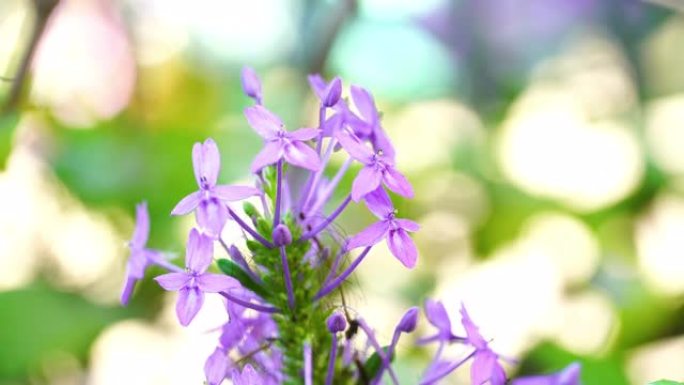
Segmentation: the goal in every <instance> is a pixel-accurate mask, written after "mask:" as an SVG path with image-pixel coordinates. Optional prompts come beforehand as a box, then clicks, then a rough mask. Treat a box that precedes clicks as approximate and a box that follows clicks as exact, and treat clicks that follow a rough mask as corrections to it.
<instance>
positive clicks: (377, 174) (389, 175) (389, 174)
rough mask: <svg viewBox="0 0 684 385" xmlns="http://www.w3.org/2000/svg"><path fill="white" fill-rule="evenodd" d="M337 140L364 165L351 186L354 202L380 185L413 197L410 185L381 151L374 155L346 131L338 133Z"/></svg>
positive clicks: (392, 161)
mask: <svg viewBox="0 0 684 385" xmlns="http://www.w3.org/2000/svg"><path fill="white" fill-rule="evenodd" d="M337 140H339V142H340V144H341V145H342V147H344V149H345V150H347V152H348V153H349V155H351V157H352V158H354V159H356V160H357V161H359V162H361V163H363V165H364V167H363V168H362V169H361V171H359V174H358V175H357V176H356V178H355V179H354V183H353V184H352V192H351V194H352V199H353V200H354V201H355V202H358V201H359V200H361V198H363V197H364V196H365V195H366V194H368V193H370V192H371V191H373V190H375V189H377V188H378V186H380V184H381V183H383V184H384V185H385V186H387V188H388V189H390V190H392V191H394V192H395V193H397V194H399V195H401V196H404V197H407V198H412V197H413V188H412V187H411V184H410V183H409V182H408V180H407V179H406V177H405V176H404V175H402V174H401V173H400V172H399V171H397V169H396V168H394V160H393V159H392V158H390V157H388V156H387V155H385V154H384V152H383V151H378V152H376V153H374V152H373V151H371V149H370V148H368V147H367V146H366V145H365V144H363V142H361V140H360V139H359V138H358V137H357V136H356V135H354V134H353V133H351V132H348V131H346V132H345V131H339V132H338V134H337Z"/></svg>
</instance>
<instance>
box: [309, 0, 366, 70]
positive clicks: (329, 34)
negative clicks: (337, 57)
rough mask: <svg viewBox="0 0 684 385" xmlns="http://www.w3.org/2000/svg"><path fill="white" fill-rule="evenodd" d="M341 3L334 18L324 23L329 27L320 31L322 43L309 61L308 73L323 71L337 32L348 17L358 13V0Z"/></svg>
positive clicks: (347, 0) (345, 0) (344, 0)
mask: <svg viewBox="0 0 684 385" xmlns="http://www.w3.org/2000/svg"><path fill="white" fill-rule="evenodd" d="M341 3H342V5H341V6H340V7H339V9H338V10H337V12H336V13H335V14H334V15H333V16H332V20H330V21H329V22H327V23H324V25H325V26H326V27H327V28H325V29H324V30H322V31H320V35H319V36H320V45H319V46H318V47H317V50H316V51H315V52H314V54H313V55H312V57H311V60H310V61H309V63H308V66H307V67H308V68H307V71H308V73H320V72H321V71H323V68H324V67H325V63H326V62H327V61H328V56H329V55H330V51H331V49H332V46H333V43H335V39H336V38H337V34H338V33H339V32H340V30H341V29H342V25H344V22H345V21H346V20H347V18H349V17H350V16H352V15H354V14H356V10H357V8H358V2H357V0H343V1H342V2H341Z"/></svg>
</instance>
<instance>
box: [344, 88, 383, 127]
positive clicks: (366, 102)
mask: <svg viewBox="0 0 684 385" xmlns="http://www.w3.org/2000/svg"><path fill="white" fill-rule="evenodd" d="M350 91H351V97H352V100H354V105H355V106H356V108H357V109H358V110H359V113H361V116H362V117H363V118H364V119H365V120H366V121H368V122H372V123H374V122H377V121H378V120H379V119H378V118H379V116H378V110H377V108H376V107H375V101H374V100H373V96H372V95H371V94H370V92H368V91H366V90H365V89H363V88H361V87H358V86H354V85H352V86H351V89H350Z"/></svg>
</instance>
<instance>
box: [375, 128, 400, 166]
mask: <svg viewBox="0 0 684 385" xmlns="http://www.w3.org/2000/svg"><path fill="white" fill-rule="evenodd" d="M371 144H372V145H373V149H374V150H375V152H378V153H382V155H383V156H384V157H385V158H387V159H388V160H389V161H390V162H391V163H392V164H394V158H395V155H396V151H395V150H394V146H393V145H392V142H391V141H390V140H389V137H387V134H386V133H385V130H383V129H382V127H380V125H377V126H375V127H373V134H372V135H371Z"/></svg>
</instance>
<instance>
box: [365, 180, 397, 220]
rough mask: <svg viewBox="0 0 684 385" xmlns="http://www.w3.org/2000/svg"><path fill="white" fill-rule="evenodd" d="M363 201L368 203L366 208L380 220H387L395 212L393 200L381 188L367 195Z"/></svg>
mask: <svg viewBox="0 0 684 385" xmlns="http://www.w3.org/2000/svg"><path fill="white" fill-rule="evenodd" d="M363 199H364V200H365V201H366V207H368V209H369V210H370V211H371V212H372V213H373V214H375V216H377V217H378V218H380V219H385V218H386V217H387V216H388V215H390V214H391V213H393V212H394V206H392V200H391V199H390V197H389V195H387V192H386V191H385V189H383V188H382V187H381V186H378V188H376V189H375V190H373V191H372V192H370V193H368V194H366V195H365V196H364V197H363Z"/></svg>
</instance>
